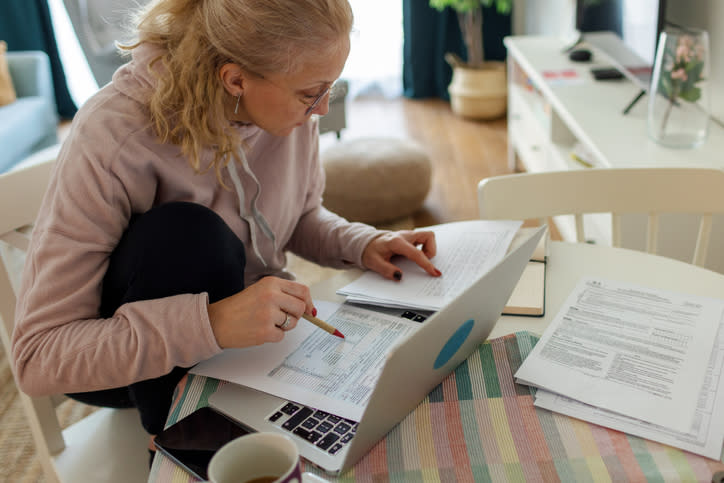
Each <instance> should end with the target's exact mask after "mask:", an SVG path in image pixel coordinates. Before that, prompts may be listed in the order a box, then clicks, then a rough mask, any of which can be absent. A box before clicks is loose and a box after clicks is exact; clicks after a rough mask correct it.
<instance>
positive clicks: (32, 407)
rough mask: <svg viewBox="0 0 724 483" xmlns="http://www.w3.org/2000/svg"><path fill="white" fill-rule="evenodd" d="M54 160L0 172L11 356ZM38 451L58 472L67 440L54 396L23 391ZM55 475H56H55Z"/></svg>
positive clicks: (6, 341) (3, 308)
mask: <svg viewBox="0 0 724 483" xmlns="http://www.w3.org/2000/svg"><path fill="white" fill-rule="evenodd" d="M53 164H54V160H50V161H44V162H40V163H38V164H34V165H32V166H29V167H26V168H23V169H19V170H16V171H10V172H8V173H3V174H0V318H1V319H2V324H0V338H2V343H3V347H4V349H5V354H6V357H8V358H10V357H11V354H12V352H11V343H10V342H11V336H12V332H13V325H14V322H15V302H16V299H17V297H16V290H17V282H18V281H19V274H18V270H19V268H20V267H22V262H23V259H24V253H25V251H26V250H27V248H28V245H29V242H30V230H31V228H32V224H33V222H34V220H35V218H36V216H37V214H38V210H39V209H40V204H41V202H42V199H43V195H44V194H45V190H46V188H47V186H48V182H49V180H50V173H51V171H52V168H53ZM19 397H20V398H21V402H22V406H23V410H24V411H25V415H26V419H27V421H28V423H29V425H30V429H31V432H32V434H33V440H34V442H35V447H36V451H37V453H38V456H39V458H40V461H41V463H42V464H43V471H44V473H45V475H46V476H48V475H54V474H55V471H54V469H53V468H52V467H48V466H47V465H51V466H52V459H51V456H52V455H53V454H55V453H57V452H59V451H61V450H62V449H63V448H64V446H65V443H64V441H63V436H62V432H61V427H60V423H59V422H58V417H57V414H56V412H55V403H54V400H53V398H51V397H41V398H31V397H29V396H27V395H25V394H24V393H22V392H19ZM51 478H52V477H51Z"/></svg>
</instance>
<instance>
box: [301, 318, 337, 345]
mask: <svg viewBox="0 0 724 483" xmlns="http://www.w3.org/2000/svg"><path fill="white" fill-rule="evenodd" d="M302 317H304V318H305V319H307V320H308V321H310V322H311V323H313V324H314V325H316V326H317V327H319V328H320V329H322V330H323V331H325V332H329V333H330V334H332V335H336V336H337V337H339V338H342V339H344V335H342V333H341V332H340V331H338V330H337V329H335V328H334V327H332V326H331V325H329V324H328V323H326V322H325V321H323V320H322V319H318V318H317V317H315V316H313V315H309V314H302Z"/></svg>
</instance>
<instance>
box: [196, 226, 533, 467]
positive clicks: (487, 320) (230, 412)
mask: <svg viewBox="0 0 724 483" xmlns="http://www.w3.org/2000/svg"><path fill="white" fill-rule="evenodd" d="M544 232H545V226H543V227H540V228H538V229H536V230H534V231H533V232H532V234H530V236H529V237H528V238H526V239H524V240H522V241H521V242H520V243H519V244H516V246H515V247H514V248H512V249H511V250H510V251H509V253H508V254H507V255H506V256H505V257H504V258H503V259H502V260H501V261H500V262H499V263H498V264H497V265H495V266H494V267H493V268H492V269H491V270H489V271H488V272H487V273H486V274H484V275H483V276H481V277H480V278H479V279H478V280H477V281H476V282H474V283H473V284H472V285H471V286H470V287H468V288H467V289H466V290H465V291H463V292H462V293H461V294H460V295H458V296H457V297H456V298H455V299H454V300H453V301H452V302H450V303H449V304H448V305H446V306H445V307H444V308H443V309H441V310H439V311H438V312H436V313H434V314H431V315H429V316H426V315H425V314H415V313H414V312H412V311H404V310H403V311H400V316H404V317H406V318H408V319H412V320H418V321H420V325H419V328H418V329H416V330H415V331H414V332H412V333H411V334H410V335H409V336H408V337H407V338H406V339H404V340H403V341H402V342H401V343H400V344H399V345H397V346H396V347H394V348H393V349H392V350H391V351H390V352H389V353H388V354H387V357H386V361H385V364H384V366H383V368H382V371H381V372H380V375H379V379H378V380H377V382H376V384H375V387H374V389H373V391H372V394H371V396H370V397H369V400H368V403H367V406H366V408H365V409H364V411H363V413H362V417H361V419H360V420H359V421H352V420H349V419H345V418H342V417H339V416H336V415H334V414H330V413H329V412H325V411H319V410H317V409H315V408H310V407H306V406H304V405H302V404H297V403H296V402H294V401H289V400H286V399H283V398H279V397H276V396H273V395H271V394H268V393H265V392H261V391H257V390H255V389H252V388H249V387H245V386H241V385H237V384H232V383H229V384H226V385H224V386H222V387H220V388H219V389H218V390H217V391H216V392H215V393H214V394H212V395H211V396H210V397H209V405H210V406H212V407H213V408H215V409H217V410H218V411H220V412H222V413H224V414H225V415H227V416H228V417H230V418H232V419H234V420H235V421H237V422H238V423H240V424H241V425H243V426H246V427H247V428H249V429H251V430H253V431H269V432H280V433H283V434H287V435H289V436H290V437H291V438H292V439H293V440H294V441H295V443H296V444H297V446H298V447H299V451H300V454H301V455H302V457H303V458H305V459H306V460H307V461H309V462H310V463H312V464H314V465H316V466H317V467H319V468H321V469H322V470H324V471H325V472H326V473H328V474H330V475H338V474H340V473H342V472H344V471H346V470H347V469H349V468H351V467H352V466H353V465H354V464H355V463H356V462H357V461H359V460H360V459H361V458H362V457H363V456H364V455H365V454H366V453H367V452H368V451H369V450H370V449H371V448H372V446H374V445H375V443H377V442H378V441H380V440H381V439H382V438H384V436H385V435H386V434H387V433H388V432H389V431H390V430H391V429H392V428H393V427H394V426H395V425H397V424H398V423H399V422H400V421H402V419H403V418H405V416H407V415H408V414H409V413H411V412H412V411H413V410H414V409H415V408H416V407H417V405H418V404H419V403H420V402H421V401H422V400H423V399H424V398H425V397H426V396H427V395H428V394H429V393H430V391H431V390H432V389H434V388H435V386H437V385H438V384H440V382H442V380H443V379H444V378H445V377H446V376H447V375H448V374H450V372H452V371H453V370H454V369H455V368H456V367H457V366H458V365H459V364H460V363H462V362H463V361H464V360H465V359H467V358H468V356H469V355H470V354H471V353H472V352H473V351H474V350H475V349H476V348H477V347H478V346H479V345H480V344H481V343H482V342H483V341H485V340H486V339H487V337H488V335H489V334H490V332H491V331H492V329H493V327H494V326H495V324H496V322H497V321H498V319H499V318H500V314H501V313H502V311H503V307H504V306H505V304H506V302H507V301H508V298H509V297H510V294H511V293H512V292H513V288H514V287H515V286H516V284H517V282H518V279H519V278H520V276H521V274H522V273H523V269H524V268H525V266H526V265H527V264H528V260H529V259H530V257H531V255H532V254H533V251H534V249H535V247H536V245H537V244H538V241H539V240H540V238H541V236H543V234H544ZM514 243H515V241H514ZM387 313H389V309H387Z"/></svg>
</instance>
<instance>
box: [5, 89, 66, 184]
mask: <svg viewBox="0 0 724 483" xmlns="http://www.w3.org/2000/svg"><path fill="white" fill-rule="evenodd" d="M49 109H50V106H49V105H48V99H46V98H44V97H40V96H33V97H21V98H18V100H17V101H15V102H13V103H11V104H8V105H6V106H2V107H0V127H1V128H0V146H2V149H1V150H0V173H2V172H4V171H6V170H7V169H8V168H10V167H11V166H12V165H13V164H15V163H17V162H18V161H20V160H22V159H23V158H24V157H25V156H27V155H29V154H30V153H32V152H33V151H35V150H37V149H40V148H43V147H45V146H47V145H49V144H50V143H52V140H50V139H48V132H51V133H52V132H54V131H55V129H56V126H55V124H54V123H53V117H52V116H49V115H48V112H49Z"/></svg>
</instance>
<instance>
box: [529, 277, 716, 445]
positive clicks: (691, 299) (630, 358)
mask: <svg viewBox="0 0 724 483" xmlns="http://www.w3.org/2000/svg"><path fill="white" fill-rule="evenodd" d="M723 313H724V300H719V299H711V298H706V297H699V296H694V295H683V294H678V293H672V292H666V291H662V290H654V289H650V288H647V287H641V286H638V285H633V284H628V283H623V282H616V281H610V280H602V279H594V278H584V279H582V280H581V281H580V282H579V283H578V285H577V286H576V288H575V289H574V290H573V292H572V293H571V294H570V295H569V297H568V299H567V300H566V302H565V303H564V304H563V306H562V308H561V310H560V312H559V313H558V314H557V315H556V317H555V318H554V320H553V321H552V322H551V324H550V326H549V327H548V328H547V329H546V330H545V332H544V333H543V336H542V337H541V339H540V341H539V342H538V344H536V346H535V347H534V349H533V351H531V353H530V355H529V356H528V357H527V358H526V360H525V361H524V362H523V364H522V365H521V367H520V368H519V369H518V371H517V372H516V374H515V377H516V379H517V381H518V382H520V383H523V384H528V385H531V386H536V387H539V388H542V389H545V390H547V391H550V392H553V393H556V394H560V395H562V396H565V397H568V398H570V399H574V400H577V401H580V402H583V403H586V404H589V405H591V406H594V407H597V408H602V409H606V410H608V411H612V412H614V413H619V414H622V415H625V416H628V417H631V418H635V419H638V420H641V421H646V422H648V423H652V424H656V425H659V426H662V427H665V428H670V429H674V430H676V431H680V432H688V431H690V430H691V427H692V422H693V421H694V418H695V413H696V409H697V402H698V399H699V394H700V390H701V388H702V385H703V384H704V379H705V376H706V374H707V367H708V364H709V359H710V356H711V354H712V349H713V347H714V341H715V339H716V336H717V332H718V330H719V325H720V323H721V320H722V314H723Z"/></svg>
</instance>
